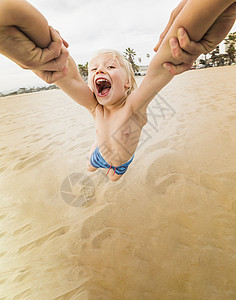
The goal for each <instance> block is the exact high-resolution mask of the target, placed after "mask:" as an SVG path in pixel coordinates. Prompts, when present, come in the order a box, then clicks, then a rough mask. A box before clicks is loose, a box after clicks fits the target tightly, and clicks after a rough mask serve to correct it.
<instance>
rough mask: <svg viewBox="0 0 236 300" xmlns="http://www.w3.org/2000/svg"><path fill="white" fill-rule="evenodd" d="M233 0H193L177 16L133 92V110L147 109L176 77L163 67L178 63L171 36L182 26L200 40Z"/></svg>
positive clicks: (131, 100)
mask: <svg viewBox="0 0 236 300" xmlns="http://www.w3.org/2000/svg"><path fill="white" fill-rule="evenodd" d="M232 2H234V1H231V0H224V1H222V0H205V1H202V0H189V1H188V3H187V4H186V5H185V6H184V9H182V11H181V13H180V14H179V15H178V17H177V18H176V20H175V22H174V23H173V25H172V27H171V28H170V30H169V31H168V33H167V35H166V37H165V39H164V40H163V42H162V44H161V46H160V48H159V50H158V52H157V53H156V54H155V56H154V57H153V59H152V61H151V63H150V65H149V67H148V71H147V75H146V77H145V78H144V80H143V82H142V84H141V85H140V87H139V88H138V90H136V91H135V92H133V93H132V94H131V95H130V96H129V102H130V104H131V105H132V108H133V111H136V110H138V109H140V108H141V107H142V108H144V111H145V109H146V107H147V105H148V104H149V103H150V101H151V100H152V99H153V97H154V96H155V95H156V94H157V93H158V92H159V91H160V90H161V89H162V88H163V87H164V86H165V85H166V84H167V83H168V82H169V81H170V80H171V79H172V78H173V76H172V75H171V74H170V73H169V72H168V71H167V70H165V69H164V68H163V63H165V62H170V63H173V64H178V61H177V60H175V59H173V57H172V55H171V49H170V47H169V40H170V38H171V37H177V32H178V29H179V28H180V27H184V28H185V29H186V30H187V31H188V33H189V35H190V37H191V40H193V41H199V40H200V39H201V38H202V37H203V35H204V34H205V33H206V32H207V30H208V29H209V28H210V27H211V26H212V24H213V23H214V22H215V20H216V19H217V18H218V16H219V15H221V14H222V12H223V11H224V10H226V9H227V7H228V6H229V5H230V4H232Z"/></svg>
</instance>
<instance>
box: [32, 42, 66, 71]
mask: <svg viewBox="0 0 236 300" xmlns="http://www.w3.org/2000/svg"><path fill="white" fill-rule="evenodd" d="M68 58H69V51H68V50H67V49H66V48H65V46H64V45H62V46H61V53H60V56H59V57H57V58H55V59H53V60H51V61H49V62H47V63H45V64H43V65H41V66H39V67H38V68H37V69H38V70H42V71H62V70H63V68H64V67H65V65H66V63H67V60H68Z"/></svg>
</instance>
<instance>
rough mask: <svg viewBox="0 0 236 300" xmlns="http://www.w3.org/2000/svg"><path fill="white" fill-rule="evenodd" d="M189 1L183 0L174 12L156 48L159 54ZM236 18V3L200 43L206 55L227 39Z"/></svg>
mask: <svg viewBox="0 0 236 300" xmlns="http://www.w3.org/2000/svg"><path fill="white" fill-rule="evenodd" d="M187 2H188V0H182V1H181V2H180V4H179V5H178V6H177V7H176V8H175V9H174V10H173V11H172V13H171V16H170V19H169V22H168V24H167V26H166V28H165V29H164V31H163V32H162V34H161V35H160V38H159V41H158V43H157V45H156V46H155V48H154V51H155V52H157V50H158V49H159V47H160V45H161V43H162V41H163V40H164V38H165V36H166V34H167V32H168V31H169V29H170V27H171V26H172V24H173V22H174V21H175V19H176V17H177V16H178V14H179V13H180V12H181V10H182V9H183V7H184V6H185V4H186V3H187ZM235 18H236V2H234V3H233V4H231V5H230V6H229V7H228V8H227V9H226V10H225V11H224V12H223V13H222V14H221V15H220V16H219V17H218V18H217V19H216V21H215V22H214V24H213V25H212V26H211V28H210V29H209V30H208V31H207V33H206V34H205V35H204V37H203V38H202V39H201V41H199V43H200V44H201V45H202V46H203V47H204V53H208V52H210V51H212V50H214V49H215V47H216V46H217V45H218V44H219V43H220V42H221V41H222V40H223V39H224V38H225V37H226V35H227V34H228V32H229V31H230V29H231V28H232V26H233V24H234V22H235Z"/></svg>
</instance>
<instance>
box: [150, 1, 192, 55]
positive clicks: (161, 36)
mask: <svg viewBox="0 0 236 300" xmlns="http://www.w3.org/2000/svg"><path fill="white" fill-rule="evenodd" d="M187 2H188V0H182V1H181V2H180V3H179V5H178V6H177V7H176V8H175V9H174V10H173V11H172V12H171V15H170V18H169V21H168V24H167V25H166V27H165V29H164V31H163V32H162V33H161V35H160V38H159V41H158V43H157V45H156V46H155V48H154V51H155V52H157V50H158V49H159V47H160V45H161V43H162V41H163V40H164V38H165V36H166V35H167V33H168V31H169V29H170V27H171V26H172V24H173V22H174V20H175V19H176V17H177V16H178V15H179V13H180V12H181V10H182V9H183V7H184V6H185V4H186V3H187Z"/></svg>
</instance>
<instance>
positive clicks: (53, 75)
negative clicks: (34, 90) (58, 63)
mask: <svg viewBox="0 0 236 300" xmlns="http://www.w3.org/2000/svg"><path fill="white" fill-rule="evenodd" d="M33 72H34V73H35V74H36V75H37V76H38V77H40V78H41V79H42V80H43V81H45V82H46V83H48V84H52V83H54V82H56V81H58V80H60V79H62V78H63V77H65V76H66V74H67V73H68V66H65V67H64V68H63V70H62V71H60V72H59V71H57V72H50V71H38V70H33Z"/></svg>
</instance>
